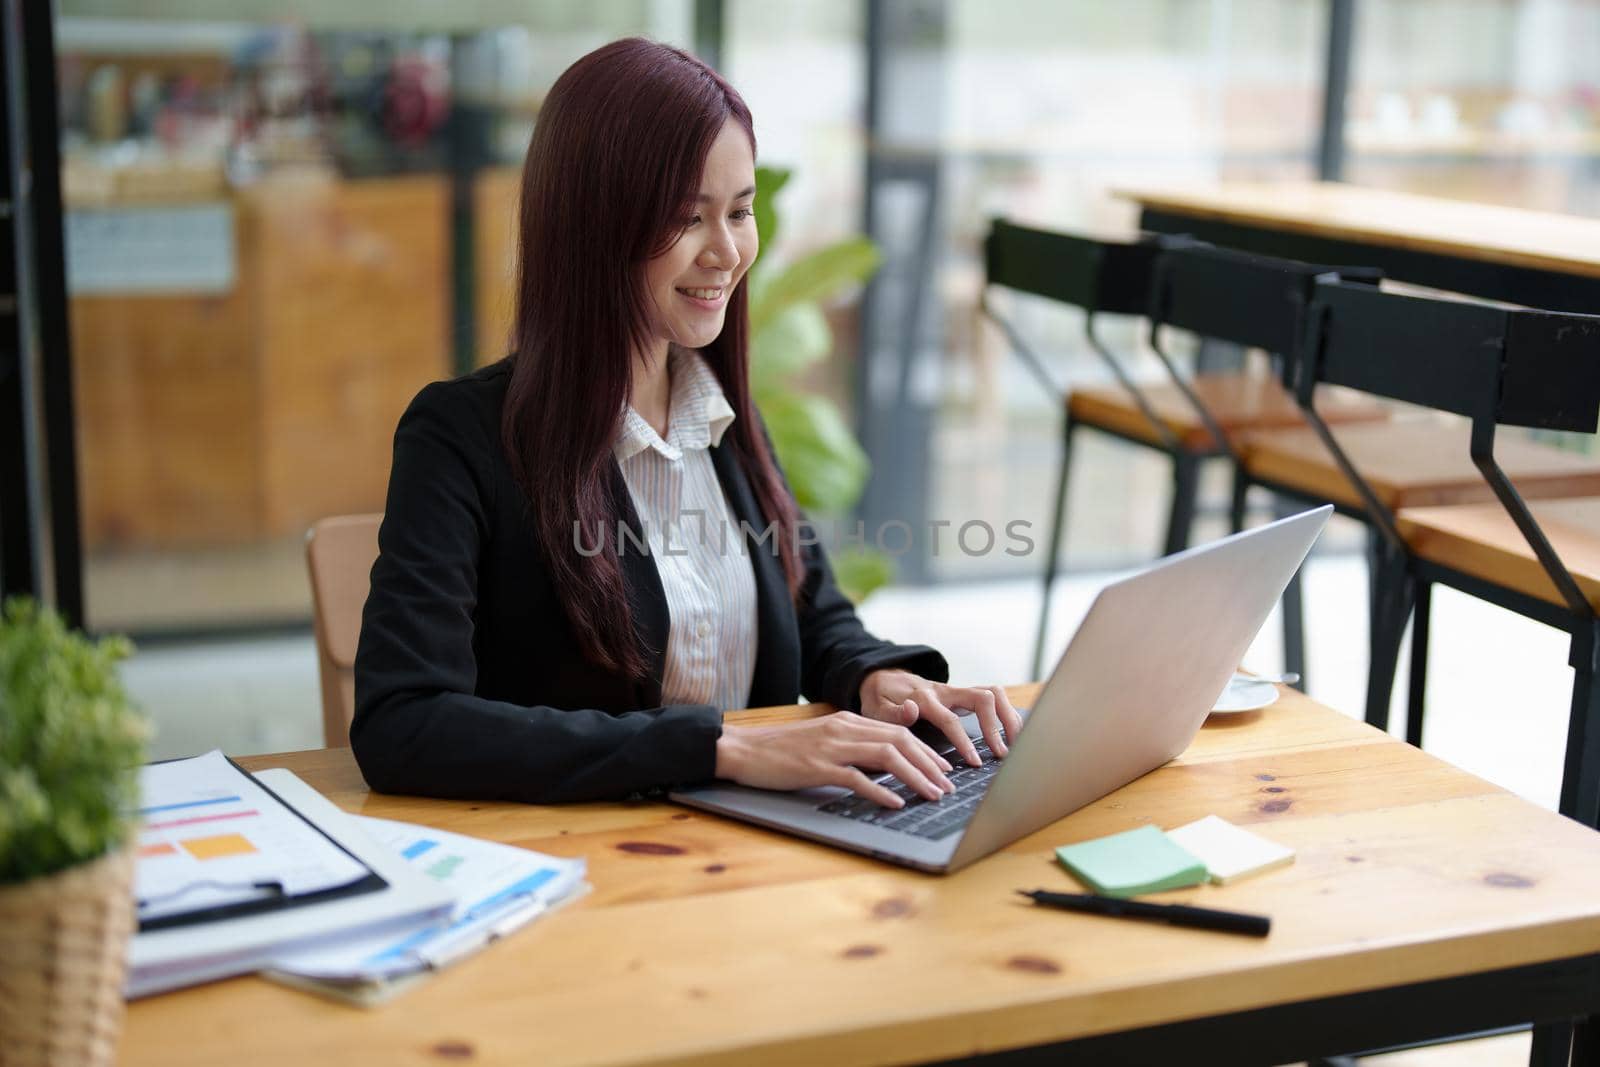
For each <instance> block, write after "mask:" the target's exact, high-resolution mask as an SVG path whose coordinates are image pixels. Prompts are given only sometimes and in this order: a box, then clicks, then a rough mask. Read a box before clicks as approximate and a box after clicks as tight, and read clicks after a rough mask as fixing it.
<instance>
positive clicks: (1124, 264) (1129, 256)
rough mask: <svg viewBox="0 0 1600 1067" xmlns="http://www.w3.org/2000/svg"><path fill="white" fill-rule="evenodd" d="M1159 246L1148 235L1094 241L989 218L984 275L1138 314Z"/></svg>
mask: <svg viewBox="0 0 1600 1067" xmlns="http://www.w3.org/2000/svg"><path fill="white" fill-rule="evenodd" d="M1159 248H1160V244H1159V242H1157V241H1156V240H1154V239H1146V240H1139V241H1135V242H1118V241H1098V240H1095V239H1093V238H1089V237H1078V236H1076V235H1073V234H1067V233H1056V232H1054V231H1051V230H1036V229H1033V228H1032V227H1029V226H1018V225H1017V224H1016V223H1013V222H1007V221H1006V220H1005V219H995V220H994V221H993V222H991V223H990V226H989V235H988V236H987V237H986V238H985V239H984V242H983V262H984V279H985V282H986V283H987V284H989V285H999V286H1004V287H1005V288H1007V289H1015V290H1017V291H1018V292H1022V293H1031V294H1033V295H1034V296H1042V297H1046V298H1047V299H1050V300H1059V301H1062V302H1063V303H1067V304H1072V305H1075V306H1077V307H1081V308H1083V309H1084V310H1085V311H1091V312H1110V313H1113V314H1121V315H1142V314H1144V310H1145V306H1146V305H1147V304H1148V303H1149V300H1150V267H1151V264H1152V263H1153V262H1154V260H1155V255H1156V252H1157V250H1158V249H1159Z"/></svg>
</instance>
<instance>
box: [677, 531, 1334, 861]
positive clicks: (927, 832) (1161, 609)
mask: <svg viewBox="0 0 1600 1067" xmlns="http://www.w3.org/2000/svg"><path fill="white" fill-rule="evenodd" d="M1332 511H1333V509H1332V508H1331V507H1320V508H1316V509H1314V510H1312V511H1307V512H1303V513H1301V514H1299V515H1293V516H1290V517H1289V518H1286V519H1280V520H1278V521H1277V522H1274V523H1271V524H1269V525H1267V526H1261V527H1257V528H1256V529H1253V530H1247V531H1245V532H1243V533H1238V534H1234V535H1233V536H1231V537H1226V538H1223V539H1222V540H1220V541H1215V542H1213V543H1211V544H1208V545H1203V546H1200V547H1198V548H1192V549H1189V550H1187V551H1184V552H1179V553H1176V554H1174V555H1171V556H1168V557H1166V558H1165V559H1163V560H1161V561H1159V562H1157V563H1156V564H1154V565H1153V566H1151V567H1150V568H1148V569H1147V570H1145V571H1143V572H1141V573H1139V574H1136V575H1134V576H1133V577H1131V578H1125V579H1123V580H1121V581H1117V582H1112V583H1111V584H1110V585H1107V586H1106V587H1105V588H1104V589H1102V590H1101V591H1100V593H1099V594H1098V595H1097V596H1096V597H1095V600H1094V604H1093V605H1092V606H1091V607H1090V609H1089V613H1088V615H1087V616H1085V617H1084V620H1083V622H1082V624H1081V625H1080V626H1079V627H1078V630H1077V632H1076V633H1075V634H1074V635H1073V637H1072V640H1071V642H1070V643H1069V644H1068V645H1067V649H1066V651H1065V652H1063V653H1062V655H1061V659H1060V660H1059V661H1058V662H1057V663H1056V666H1055V669H1054V670H1052V671H1051V672H1050V679H1049V681H1047V682H1046V683H1045V685H1044V688H1042V689H1041V690H1040V691H1039V696H1038V699H1036V700H1035V701H1034V704H1033V708H1032V709H1031V711H1030V712H1029V713H1028V714H1027V716H1026V722H1025V726H1024V728H1023V730H1022V731H1021V733H1020V734H1019V735H1018V736H1017V737H1016V738H1015V739H1008V745H1009V748H1010V752H1009V754H1008V755H1007V756H1006V758H1005V759H1003V760H996V759H995V758H994V756H993V755H992V754H990V752H989V750H988V747H987V746H986V745H985V744H983V742H982V740H981V736H980V733H979V730H978V725H977V721H976V716H973V715H965V716H963V717H962V721H963V724H964V725H965V726H966V728H967V733H968V735H969V736H971V737H972V738H974V740H975V741H977V745H978V751H979V753H980V754H982V756H983V766H982V767H970V766H968V765H967V764H966V762H965V761H963V760H960V759H956V758H952V757H951V752H952V749H953V746H952V745H951V744H950V743H949V741H948V739H943V738H939V739H938V740H940V741H942V745H941V744H937V743H935V744H934V747H935V749H936V750H938V751H940V753H941V754H942V755H945V756H946V758H947V759H950V762H951V763H952V764H953V765H954V767H955V770H954V771H953V772H952V773H951V774H950V775H949V777H950V779H951V781H952V783H953V784H954V785H955V786H956V791H955V792H954V793H952V794H949V795H946V796H945V798H944V799H943V800H939V801H929V800H924V799H922V798H921V797H920V796H918V795H916V794H914V793H912V792H911V790H910V789H909V788H907V787H905V786H904V785H902V784H901V783H899V782H898V781H896V780H895V779H893V778H891V777H889V776H887V775H885V776H882V777H880V778H879V779H878V780H879V781H882V782H883V783H884V784H886V785H888V786H889V787H890V788H891V789H894V790H895V791H896V792H897V793H898V794H899V795H900V796H901V797H902V798H903V799H904V800H905V801H906V805H905V807H904V808H900V809H891V808H884V807H880V806H879V805H877V804H875V803H873V802H871V801H868V800H865V799H863V798H861V797H858V796H857V795H856V794H854V793H852V792H849V791H848V790H845V789H841V788H838V787H832V786H829V787H820V788H816V789H802V790H797V791H795V792H791V793H779V792H773V791H770V790H764V789H751V788H748V787H745V786H740V785H734V784H732V783H716V784H713V785H707V786H704V787H699V788H691V789H683V790H678V791H675V792H673V793H671V794H670V797H671V799H672V800H675V801H677V802H679V803H681V804H686V805H688V806H690V807H694V808H701V809H704V810H706V811H712V812H716V813H718V814H720V815H728V816H732V817H733V818H736V819H743V820H745V821H747V822H753V823H756V824H758V825H761V826H766V827H770V828H772V829H775V830H783V831H786V832H788V833H791V834H797V835H799V836H801V837H806V838H810V839H811V840H814V841H821V842H823V843H825V844H829V845H835V846H837V847H839V848H844V849H849V850H851V851H853V852H863V853H866V854H867V855H870V856H875V857H877V858H878V859H882V860H887V861H889V862H891V863H897V864H901V865H903V866H906V867H914V868H916V869H917V870H922V871H931V872H935V873H947V872H950V871H955V870H959V869H960V868H962V867H965V866H966V865H967V864H969V863H972V862H973V861H974V860H978V859H982V858H983V857H984V856H987V855H988V854H989V853H991V852H994V851H995V850H997V849H1000V848H1003V847H1004V846H1006V845H1008V844H1010V843H1011V842H1013V841H1015V840H1017V839H1018V838H1020V837H1023V836H1025V835H1027V834H1030V833H1032V832H1033V831H1035V830H1037V829H1039V828H1040V827H1043V826H1046V825H1048V824H1050V823H1052V822H1054V821H1055V820H1057V819H1059V818H1061V817H1062V816H1064V815H1068V814H1070V813H1072V812H1074V811H1077V810H1078V809H1079V808H1081V807H1083V806H1085V805H1086V804H1090V803H1092V802H1093V801H1095V800H1098V799H1100V798H1101V797H1103V796H1105V795H1106V794H1107V793H1110V792H1112V791H1113V790H1115V789H1120V788H1121V787H1122V786H1124V785H1127V784H1128V783H1129V782H1131V781H1133V780H1134V779H1136V778H1139V777H1141V776H1142V775H1145V774H1148V773H1149V772H1150V771H1153V770H1155V769H1156V768H1157V767H1160V766H1161V765H1162V764H1164V763H1166V762H1167V761H1169V760H1171V759H1173V758H1174V757H1175V756H1177V755H1178V754H1179V753H1181V752H1183V750H1184V749H1186V748H1188V747H1189V743H1190V742H1191V741H1193V740H1194V736H1195V734H1197V733H1198V732H1199V731H1200V724H1201V723H1202V722H1204V721H1205V718H1206V716H1207V715H1208V714H1209V713H1210V711H1211V706H1212V705H1213V704H1215V703H1216V702H1217V698H1218V697H1219V696H1221V694H1222V691H1223V689H1224V688H1225V687H1226V686H1227V684H1228V680H1229V679H1230V678H1231V677H1232V676H1233V672H1234V669H1235V668H1236V667H1237V666H1238V665H1239V661H1240V659H1241V658H1242V657H1243V656H1244V654H1245V650H1246V649H1248V648H1249V647H1250V643H1251V641H1253V640H1254V639H1255V636H1256V633H1257V632H1258V631H1259V630H1260V629H1261V626H1262V624H1263V623H1265V622H1266V620H1267V616H1268V615H1269V614H1270V613H1271V611H1272V606H1273V605H1274V604H1275V603H1277V601H1278V598H1279V597H1280V596H1281V595H1282V594H1283V590H1284V587H1285V586H1287V585H1288V584H1289V579H1290V578H1291V577H1293V575H1294V573H1295V571H1296V570H1298V569H1299V567H1300V564H1301V562H1302V561H1304V559H1305V557H1306V554H1307V553H1308V552H1310V551H1311V546H1312V545H1313V544H1314V543H1315V542H1316V540H1317V537H1318V535H1319V534H1321V532H1322V528H1323V527H1324V526H1325V525H1326V524H1327V521H1328V516H1329V515H1330V514H1331V513H1332ZM920 725H921V724H919V727H920ZM922 736H923V737H924V739H925V740H930V743H933V741H934V740H935V739H934V738H933V737H932V735H928V734H924V735H922Z"/></svg>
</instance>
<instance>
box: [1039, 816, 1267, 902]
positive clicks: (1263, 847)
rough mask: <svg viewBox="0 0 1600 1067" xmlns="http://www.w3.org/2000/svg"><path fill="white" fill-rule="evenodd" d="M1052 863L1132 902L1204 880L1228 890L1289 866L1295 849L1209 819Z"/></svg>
mask: <svg viewBox="0 0 1600 1067" xmlns="http://www.w3.org/2000/svg"><path fill="white" fill-rule="evenodd" d="M1056 858H1057V859H1058V860H1059V861H1060V862H1061V865H1062V866H1063V867H1065V868H1066V869H1067V870H1068V871H1070V872H1071V873H1072V876H1073V877H1074V878H1076V879H1078V881H1080V882H1082V883H1083V884H1084V885H1086V886H1088V887H1089V888H1091V889H1093V890H1094V891H1095V892H1096V893H1099V894H1100V895H1102V896H1107V897H1131V896H1136V895H1138V894H1140V893H1159V892H1161V891H1162V890H1166V889H1186V888H1188V887H1189V886H1194V885H1199V884H1201V883H1202V882H1205V881H1207V880H1208V879H1209V880H1210V881H1212V882H1215V883H1216V884H1218V885H1227V884H1228V883H1230V882H1236V881H1238V880H1239V879H1241V878H1248V877H1250V876H1251V875H1253V874H1261V873H1263V872H1265V871H1270V870H1274V869H1275V868H1278V867H1283V866H1285V865H1287V864H1289V863H1291V862H1293V860H1294V849H1292V848H1289V847H1287V846H1285V845H1280V844H1278V843H1277V842H1275V841H1268V840H1267V839H1266V838H1264V837H1262V836H1260V835H1259V834H1253V833H1251V832H1250V831H1249V830H1245V829H1243V828H1241V827H1238V826H1235V825H1233V824H1232V823H1230V822H1228V821H1227V820H1226V819H1222V818H1219V817H1218V816H1216V815H1208V816H1206V817H1205V818H1204V819H1200V820H1198V821H1196V822H1192V823H1189V824H1188V825H1187V826H1180V827H1178V828H1177V829H1176V830H1170V831H1168V832H1166V833H1162V832H1161V830H1160V829H1159V828H1157V827H1155V826H1141V827H1139V828H1138V829H1137V830H1128V831H1127V832H1125V833H1120V834H1112V835H1111V836H1110V837H1100V838H1096V839H1094V840H1093V841H1081V842H1079V843H1078V844H1076V845H1066V846H1063V847H1061V848H1058V849H1056Z"/></svg>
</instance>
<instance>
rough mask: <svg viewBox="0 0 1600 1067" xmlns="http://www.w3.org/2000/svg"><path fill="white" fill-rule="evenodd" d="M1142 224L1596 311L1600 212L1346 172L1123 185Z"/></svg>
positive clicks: (1532, 303) (1475, 291)
mask: <svg viewBox="0 0 1600 1067" xmlns="http://www.w3.org/2000/svg"><path fill="white" fill-rule="evenodd" d="M1117 195H1118V196H1121V197H1123V198H1125V199H1129V200H1133V201H1135V202H1136V203H1138V204H1139V206H1140V207H1141V209H1142V211H1141V214H1140V226H1141V227H1142V228H1143V229H1146V230H1151V231H1155V232H1159V233H1187V234H1191V235H1193V236H1194V237H1197V238H1199V239H1200V240H1203V241H1210V242H1212V243H1214V244H1219V245H1225V246H1227V247H1229V248H1240V249H1244V250H1246V251H1251V252H1258V253H1261V254H1263V255H1272V256H1286V257H1289V258H1291V259H1301V260H1307V261H1310V262H1313V263H1327V264H1336V265H1351V266H1354V265H1361V266H1377V267H1382V268H1383V269H1384V271H1385V272H1386V273H1387V274H1388V275H1389V276H1390V277H1392V278H1397V279H1400V280H1403V281H1407V282H1413V283H1415V284H1417V285H1426V286H1431V287H1433V288H1436V289H1448V290H1451V291H1454V292H1458V293H1470V294H1472V295H1474V296H1482V297H1489V298H1490V299H1494V300H1504V301H1508V302H1510V303H1514V304H1525V305H1527V306H1529V307H1538V308H1545V309H1548V310H1553V311H1578V312H1586V313H1590V314H1600V219H1591V218H1578V217H1574V216H1569V215H1561V214H1555V213H1552V212H1544V211H1525V210H1522V209H1519V208H1510V207H1500V206H1496V205H1492V204H1476V203H1469V202H1466V201H1461V200H1446V199H1443V198H1440V197H1431V196H1418V195H1415V194H1412V193H1401V192H1391V191H1388V190H1383V189H1367V188H1362V187H1361V186H1356V185H1345V184H1343V183H1340V182H1262V183H1255V182H1224V183H1221V184H1216V185H1210V186H1194V187H1188V188H1181V189H1142V188H1141V189H1119V190H1117Z"/></svg>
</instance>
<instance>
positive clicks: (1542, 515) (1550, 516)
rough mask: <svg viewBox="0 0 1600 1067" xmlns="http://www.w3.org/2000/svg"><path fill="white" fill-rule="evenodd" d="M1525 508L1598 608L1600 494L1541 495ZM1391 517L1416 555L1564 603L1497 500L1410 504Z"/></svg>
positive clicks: (1544, 598)
mask: <svg viewBox="0 0 1600 1067" xmlns="http://www.w3.org/2000/svg"><path fill="white" fill-rule="evenodd" d="M1529 509H1530V510H1531V511H1532V512H1533V517H1534V520H1535V521H1537V522H1538V524H1539V528H1540V529H1542V530H1543V531H1544V535H1545V536H1546V537H1547V538H1549V539H1550V544H1551V546H1552V547H1553V548H1554V549H1555V550H1556V555H1558V556H1560V557H1561V562H1562V563H1563V564H1565V565H1566V568H1567V570H1569V571H1571V572H1572V576H1573V578H1574V579H1576V580H1577V583H1578V588H1579V589H1581V590H1583V594H1584V596H1586V597H1587V598H1588V600H1589V603H1590V604H1592V605H1594V606H1595V609H1596V610H1597V611H1600V497H1583V498H1580V499H1577V500H1541V501H1538V502H1536V503H1533V504H1530V505H1529ZM1395 518H1396V520H1397V524H1398V526H1399V528H1400V536H1401V537H1403V538H1405V540H1406V544H1407V545H1408V546H1409V547H1410V548H1411V551H1412V552H1414V553H1416V555H1417V556H1418V557H1420V558H1422V559H1425V560H1429V561H1431V562H1433V563H1440V564H1443V565H1444V566H1447V567H1454V568H1455V569H1456V570H1458V571H1462V572H1464V573H1466V574H1470V575H1472V576H1474V577H1477V578H1483V579H1486V580H1488V581H1491V582H1495V583H1497V584H1499V585H1501V586H1504V587H1506V588H1508V589H1514V590H1516V591H1517V592H1519V593H1526V594H1528V595H1529V596H1534V597H1538V598H1540V599H1541V600H1547V601H1549V602H1550V603H1552V604H1561V603H1564V601H1563V600H1562V599H1561V595H1560V594H1559V593H1558V592H1556V587H1555V584H1554V583H1552V582H1551V581H1550V576H1549V575H1548V574H1546V573H1545V570H1544V567H1543V566H1541V565H1540V563H1539V560H1538V558H1537V557H1535V556H1534V554H1533V549H1532V548H1530V547H1528V540H1527V538H1525V537H1523V536H1522V531H1521V530H1518V529H1517V527H1516V524H1515V523H1513V522H1512V521H1511V516H1509V515H1507V514H1506V511H1505V509H1504V508H1502V507H1501V506H1500V505H1499V504H1498V503H1496V504H1475V505H1471V506H1467V507H1454V508H1448V507H1447V508H1410V509H1408V510H1406V511H1402V512H1400V514H1399V515H1397V516H1395Z"/></svg>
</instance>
